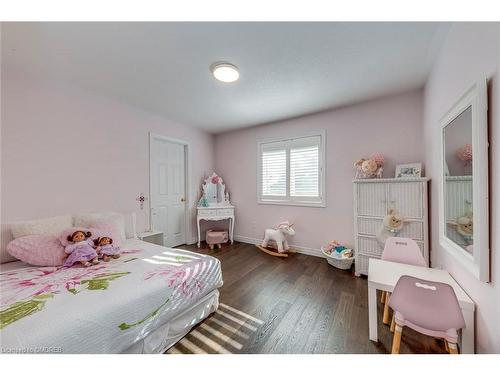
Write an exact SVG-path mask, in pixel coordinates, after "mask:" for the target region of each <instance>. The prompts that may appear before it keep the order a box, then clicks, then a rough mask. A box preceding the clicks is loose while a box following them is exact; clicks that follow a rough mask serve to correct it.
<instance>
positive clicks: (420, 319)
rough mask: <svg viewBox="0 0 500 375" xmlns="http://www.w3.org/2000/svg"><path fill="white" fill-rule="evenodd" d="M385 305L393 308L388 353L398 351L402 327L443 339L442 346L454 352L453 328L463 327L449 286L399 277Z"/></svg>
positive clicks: (454, 336)
mask: <svg viewBox="0 0 500 375" xmlns="http://www.w3.org/2000/svg"><path fill="white" fill-rule="evenodd" d="M389 306H390V307H391V308H392V309H393V310H394V312H395V313H394V315H395V321H396V327H395V332H394V339H393V342H392V353H393V354H398V353H399V346H400V343H401V334H402V332H403V327H405V326H408V327H410V328H412V329H414V330H415V331H417V332H420V333H422V334H424V335H427V336H432V337H437V338H442V339H445V346H446V349H447V350H448V351H449V352H450V353H451V354H458V350H457V341H458V334H457V330H459V329H462V328H464V327H465V320H464V317H463V315H462V310H461V309H460V306H459V304H458V300H457V296H456V295H455V292H454V291H453V288H452V287H451V286H450V285H448V284H444V283H438V282H434V281H427V280H422V279H417V278H416V277H412V276H401V277H400V279H399V280H398V282H397V283H396V286H395V287H394V291H393V293H392V296H391V297H390V299H389Z"/></svg>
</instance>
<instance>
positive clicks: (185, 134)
mask: <svg viewBox="0 0 500 375" xmlns="http://www.w3.org/2000/svg"><path fill="white" fill-rule="evenodd" d="M150 131H151V132H154V133H157V134H162V135H165V136H169V137H173V138H177V139H182V140H186V141H189V142H190V145H191V152H192V184H191V186H190V201H191V203H192V205H191V206H192V213H193V214H194V211H195V209H194V207H195V204H196V200H197V199H198V194H199V186H200V185H201V181H202V180H203V176H204V175H205V174H208V173H209V172H210V171H212V169H213V136H212V135H210V134H208V133H205V132H203V131H200V130H197V129H194V128H191V127H188V126H183V125H180V124H175V123H172V122H171V121H169V120H167V119H165V118H163V117H159V116H156V115H154V114H151V113H148V112H144V111H142V110H140V109H136V108H134V107H131V106H128V105H125V104H123V103H120V102H117V101H114V100H111V99H107V98H103V97H100V96H99V95H98V94H96V93H90V92H84V91H79V90H77V89H75V88H69V87H65V86H59V85H56V84H48V83H46V82H40V81H36V80H34V79H27V78H23V77H20V76H19V75H16V74H14V73H12V72H7V73H6V72H3V77H2V155H1V156H2V181H1V183H2V196H1V198H2V199H1V200H2V222H9V221H13V220H22V219H29V218H38V217H46V216H50V215H58V214H64V213H75V212H81V211H107V210H114V211H118V212H132V211H136V212H137V215H138V229H139V230H144V229H146V226H147V220H148V219H147V217H148V215H147V213H148V212H149V206H148V202H146V205H145V208H144V210H143V211H141V210H140V209H139V206H138V203H137V202H136V200H135V199H136V197H137V196H138V195H139V194H140V193H144V194H145V195H148V194H149V133H148V132H150ZM193 223H194V219H193ZM193 233H195V232H193Z"/></svg>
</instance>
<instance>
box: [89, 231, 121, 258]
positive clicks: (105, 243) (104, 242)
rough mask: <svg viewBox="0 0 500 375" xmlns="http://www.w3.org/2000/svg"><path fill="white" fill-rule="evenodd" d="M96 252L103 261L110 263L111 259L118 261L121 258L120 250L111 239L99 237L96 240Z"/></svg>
mask: <svg viewBox="0 0 500 375" xmlns="http://www.w3.org/2000/svg"><path fill="white" fill-rule="evenodd" d="M94 246H96V251H97V254H98V255H99V257H102V260H104V261H105V262H109V260H110V258H113V259H118V258H119V257H120V248H119V247H118V246H114V245H113V239H112V238H111V237H99V238H97V239H95V240H94Z"/></svg>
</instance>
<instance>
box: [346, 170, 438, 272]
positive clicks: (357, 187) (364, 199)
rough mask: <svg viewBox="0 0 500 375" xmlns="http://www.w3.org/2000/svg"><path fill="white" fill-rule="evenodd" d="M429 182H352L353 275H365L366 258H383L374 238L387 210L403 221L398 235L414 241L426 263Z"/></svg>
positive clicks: (401, 180)
mask: <svg viewBox="0 0 500 375" xmlns="http://www.w3.org/2000/svg"><path fill="white" fill-rule="evenodd" d="M428 181H429V179H428V178H381V179H362V180H353V197H354V256H355V263H354V267H355V274H356V276H360V275H368V261H369V259H370V258H377V259H379V258H380V257H381V256H382V251H383V249H382V248H381V247H380V246H379V244H378V242H377V239H376V235H377V232H378V230H379V229H380V227H381V226H382V221H383V220H384V217H385V215H386V214H387V211H388V210H389V209H390V208H394V209H395V210H396V212H397V213H398V214H401V215H403V216H404V218H405V223H404V226H403V229H402V230H401V231H400V232H399V236H400V237H408V238H412V239H414V240H415V241H416V242H417V244H418V246H419V247H420V249H421V250H422V255H423V256H424V258H425V260H426V261H427V264H429V228H428V207H427V183H428Z"/></svg>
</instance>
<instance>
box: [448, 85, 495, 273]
mask: <svg viewBox="0 0 500 375" xmlns="http://www.w3.org/2000/svg"><path fill="white" fill-rule="evenodd" d="M486 87H487V86H486V81H484V82H478V83H476V84H475V85H474V86H473V87H472V88H470V89H469V90H468V91H467V92H466V93H465V94H464V96H463V97H462V98H461V99H460V100H459V101H458V102H457V103H456V104H455V105H454V106H453V107H452V108H451V109H450V110H449V111H448V113H447V114H446V115H445V116H444V117H443V119H442V120H441V174H440V182H441V183H440V191H439V193H440V194H439V195H440V199H439V227H440V229H439V242H440V245H441V246H442V247H443V248H444V249H446V250H447V251H448V253H449V254H451V255H452V256H453V257H454V258H455V259H457V260H458V261H459V262H460V263H461V264H462V265H463V266H464V267H465V268H466V269H467V270H469V272H471V273H473V274H474V275H475V276H476V277H477V278H478V279H480V280H482V281H489V267H490V266H489V258H490V256H489V233H488V225H489V224H488V223H489V220H488V219H489V218H488V126H487V106H488V105H487V89H486Z"/></svg>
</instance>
